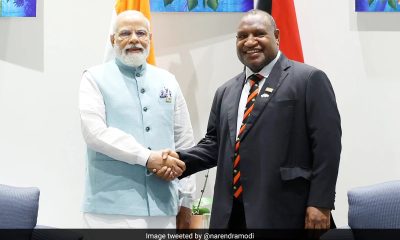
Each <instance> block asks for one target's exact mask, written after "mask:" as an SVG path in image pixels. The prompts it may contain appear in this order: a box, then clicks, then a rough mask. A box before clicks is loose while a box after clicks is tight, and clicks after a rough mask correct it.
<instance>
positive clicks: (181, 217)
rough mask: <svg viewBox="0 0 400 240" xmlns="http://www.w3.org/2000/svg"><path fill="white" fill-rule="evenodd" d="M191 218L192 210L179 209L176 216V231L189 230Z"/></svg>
mask: <svg viewBox="0 0 400 240" xmlns="http://www.w3.org/2000/svg"><path fill="white" fill-rule="evenodd" d="M191 217H192V209H190V208H187V207H181V209H180V210H179V212H178V215H177V216H176V228H177V229H189V227H190V221H191Z"/></svg>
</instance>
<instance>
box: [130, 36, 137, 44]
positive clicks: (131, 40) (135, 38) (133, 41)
mask: <svg viewBox="0 0 400 240" xmlns="http://www.w3.org/2000/svg"><path fill="white" fill-rule="evenodd" d="M138 42H139V38H138V37H137V36H136V34H132V36H131V37H130V38H129V43H133V44H136V43H138Z"/></svg>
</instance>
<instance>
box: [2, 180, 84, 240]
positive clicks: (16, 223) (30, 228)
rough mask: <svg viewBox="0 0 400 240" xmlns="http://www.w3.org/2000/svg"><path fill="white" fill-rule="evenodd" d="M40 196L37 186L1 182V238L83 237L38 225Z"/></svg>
mask: <svg viewBox="0 0 400 240" xmlns="http://www.w3.org/2000/svg"><path fill="white" fill-rule="evenodd" d="M39 196H40V191H39V189H38V188H36V187H13V186H7V185H2V184H0V239H26V240H33V239H35V240H40V239H46V240H47V239H48V240H51V239H57V240H61V239H71V240H72V239H74V240H79V239H82V236H81V235H79V234H77V233H75V232H72V231H69V230H62V229H59V230H57V229H54V228H53V229H50V228H49V227H45V226H37V225H36V223H37V216H38V208H39Z"/></svg>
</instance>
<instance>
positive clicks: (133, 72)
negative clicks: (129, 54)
mask: <svg viewBox="0 0 400 240" xmlns="http://www.w3.org/2000/svg"><path fill="white" fill-rule="evenodd" d="M115 63H116V64H117V66H118V68H119V70H120V71H121V73H122V74H123V75H125V76H127V77H130V78H136V77H141V76H143V74H144V71H145V70H146V67H147V64H146V63H144V64H142V65H140V66H138V67H132V66H128V65H126V64H124V63H122V62H121V60H119V59H118V58H116V59H115Z"/></svg>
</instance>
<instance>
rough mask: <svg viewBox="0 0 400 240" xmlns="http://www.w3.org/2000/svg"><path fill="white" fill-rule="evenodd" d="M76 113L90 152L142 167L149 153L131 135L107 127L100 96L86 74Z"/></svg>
mask: <svg viewBox="0 0 400 240" xmlns="http://www.w3.org/2000/svg"><path fill="white" fill-rule="evenodd" d="M79 111H80V117H81V127H82V134H83V137H84V139H85V141H86V144H87V145H88V147H89V148H90V149H93V150H94V151H96V152H99V153H102V154H105V155H107V156H109V157H112V158H114V159H116V160H119V161H123V162H126V163H129V164H139V165H142V166H146V162H147V159H148V158H149V156H150V153H151V151H150V150H148V149H147V148H145V147H143V146H142V145H141V144H140V143H138V142H137V141H136V139H135V138H134V137H133V136H132V135H130V134H127V133H125V132H123V131H121V130H119V129H117V128H113V127H108V126H107V124H106V112H105V105H104V101H103V96H102V94H101V92H100V90H99V88H98V86H97V83H96V82H95V81H94V79H93V78H92V76H91V75H90V74H89V73H88V72H85V73H84V74H83V76H82V81H81V85H80V90H79Z"/></svg>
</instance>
